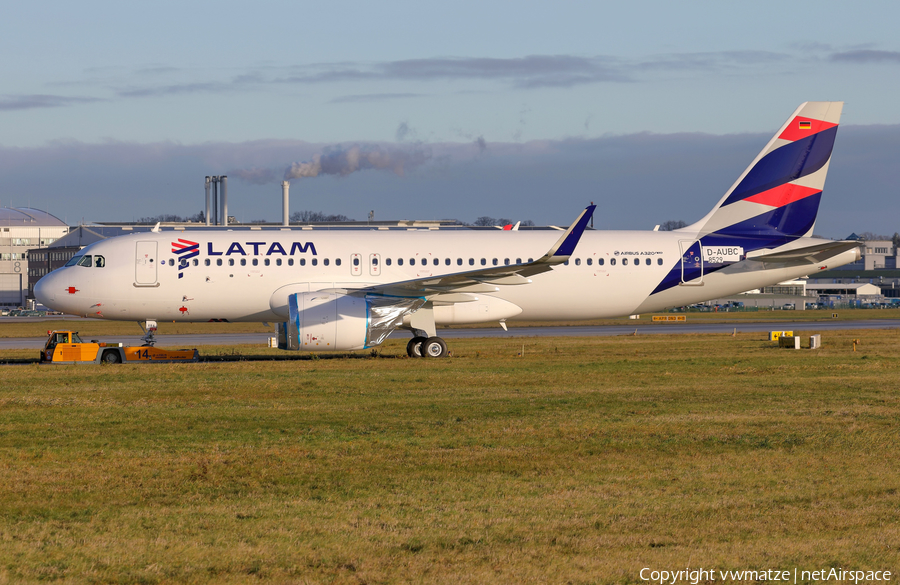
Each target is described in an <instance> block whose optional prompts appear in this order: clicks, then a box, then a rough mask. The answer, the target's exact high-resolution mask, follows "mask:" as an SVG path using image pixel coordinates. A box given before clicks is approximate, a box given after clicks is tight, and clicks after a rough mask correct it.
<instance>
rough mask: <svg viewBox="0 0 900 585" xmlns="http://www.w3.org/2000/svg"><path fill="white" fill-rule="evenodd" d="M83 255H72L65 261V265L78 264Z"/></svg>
mask: <svg viewBox="0 0 900 585" xmlns="http://www.w3.org/2000/svg"><path fill="white" fill-rule="evenodd" d="M82 258H84V256H72V258H70V259H69V261H68V262H66V266H75V265H76V264H78V263H79V262H80V261H81V259H82Z"/></svg>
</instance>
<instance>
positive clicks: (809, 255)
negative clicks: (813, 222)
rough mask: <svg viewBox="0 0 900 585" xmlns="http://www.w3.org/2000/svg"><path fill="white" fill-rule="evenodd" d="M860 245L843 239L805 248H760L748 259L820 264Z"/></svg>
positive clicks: (771, 262)
mask: <svg viewBox="0 0 900 585" xmlns="http://www.w3.org/2000/svg"><path fill="white" fill-rule="evenodd" d="M860 246H862V244H861V243H860V242H854V241H851V240H842V241H839V242H825V243H823V244H815V245H812V246H805V247H803V248H793V249H790V250H783V251H781V252H767V251H766V250H760V251H759V252H762V253H758V254H755V255H753V254H752V253H751V254H748V255H747V260H755V261H757V262H765V263H767V264H773V263H784V264H797V263H803V262H808V263H810V264H818V263H820V262H822V261H824V260H828V259H829V258H832V257H834V256H837V255H838V254H841V253H843V252H847V251H849V250H852V249H854V248H859V247H860Z"/></svg>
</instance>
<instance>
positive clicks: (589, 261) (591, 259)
mask: <svg viewBox="0 0 900 585" xmlns="http://www.w3.org/2000/svg"><path fill="white" fill-rule="evenodd" d="M593 263H594V259H593V258H588V259H587V265H588V266H590V265H591V264H593Z"/></svg>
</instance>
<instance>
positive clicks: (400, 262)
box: [397, 258, 403, 266]
mask: <svg viewBox="0 0 900 585" xmlns="http://www.w3.org/2000/svg"><path fill="white" fill-rule="evenodd" d="M397 266H403V258H397Z"/></svg>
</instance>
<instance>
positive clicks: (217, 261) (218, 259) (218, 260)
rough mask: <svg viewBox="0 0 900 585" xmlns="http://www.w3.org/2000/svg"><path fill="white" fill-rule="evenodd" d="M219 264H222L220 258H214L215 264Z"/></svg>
mask: <svg viewBox="0 0 900 585" xmlns="http://www.w3.org/2000/svg"><path fill="white" fill-rule="evenodd" d="M221 265H222V259H221V258H216V266H221Z"/></svg>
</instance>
